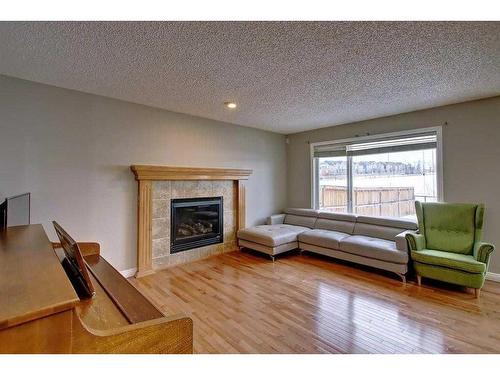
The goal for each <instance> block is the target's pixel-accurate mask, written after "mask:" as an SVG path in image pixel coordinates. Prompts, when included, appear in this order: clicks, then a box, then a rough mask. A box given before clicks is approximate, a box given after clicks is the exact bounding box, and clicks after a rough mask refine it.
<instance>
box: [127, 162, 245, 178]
mask: <svg viewBox="0 0 500 375" xmlns="http://www.w3.org/2000/svg"><path fill="white" fill-rule="evenodd" d="M130 169H132V172H134V175H135V179H136V180H137V181H140V180H154V181H161V180H248V177H249V176H250V175H251V174H252V171H251V170H249V169H227V168H187V167H164V166H158V165H132V166H131V167H130Z"/></svg>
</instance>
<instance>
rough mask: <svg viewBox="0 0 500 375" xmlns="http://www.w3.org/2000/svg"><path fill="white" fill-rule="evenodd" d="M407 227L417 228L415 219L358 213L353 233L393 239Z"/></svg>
mask: <svg viewBox="0 0 500 375" xmlns="http://www.w3.org/2000/svg"><path fill="white" fill-rule="evenodd" d="M408 229H412V230H415V229H417V223H416V221H415V220H410V219H397V218H387V217H375V216H362V215H360V216H358V217H357V219H356V225H355V226H354V232H353V233H354V234H359V235H362V236H369V237H376V238H382V239H384V240H389V241H394V240H395V237H396V236H397V235H398V234H399V233H401V232H404V231H405V230H408Z"/></svg>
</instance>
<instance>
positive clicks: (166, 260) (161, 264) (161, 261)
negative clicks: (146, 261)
mask: <svg viewBox="0 0 500 375" xmlns="http://www.w3.org/2000/svg"><path fill="white" fill-rule="evenodd" d="M169 265H170V256H169V255H166V256H162V257H158V258H154V259H153V269H155V268H165V267H167V266H169Z"/></svg>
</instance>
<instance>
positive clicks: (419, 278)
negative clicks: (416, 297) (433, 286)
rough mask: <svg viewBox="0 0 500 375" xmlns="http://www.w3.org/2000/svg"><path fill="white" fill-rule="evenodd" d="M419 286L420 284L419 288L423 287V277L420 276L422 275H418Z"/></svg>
mask: <svg viewBox="0 0 500 375" xmlns="http://www.w3.org/2000/svg"><path fill="white" fill-rule="evenodd" d="M417 284H418V286H421V285H422V276H420V275H417Z"/></svg>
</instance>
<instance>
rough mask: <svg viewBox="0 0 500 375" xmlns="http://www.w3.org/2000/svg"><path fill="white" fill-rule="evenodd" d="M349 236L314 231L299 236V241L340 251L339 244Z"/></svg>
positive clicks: (327, 231) (320, 230)
mask: <svg viewBox="0 0 500 375" xmlns="http://www.w3.org/2000/svg"><path fill="white" fill-rule="evenodd" d="M348 236H349V235H348V234H346V233H343V232H335V231H331V230H324V229H313V230H308V231H306V232H302V233H300V234H299V236H298V239H299V241H300V242H304V243H307V244H310V245H316V246H321V247H326V248H329V249H335V250H338V249H339V242H340V240H342V239H343V238H345V237H348Z"/></svg>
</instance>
